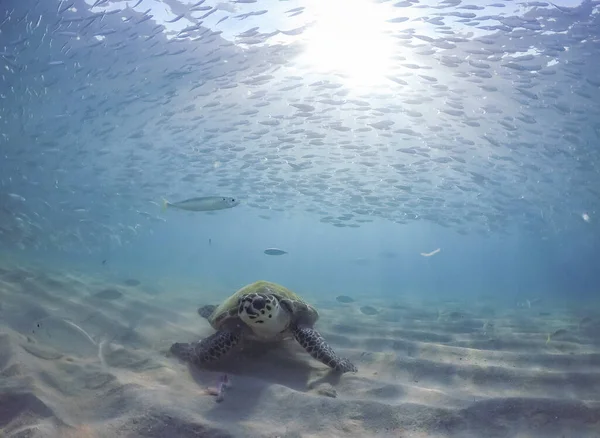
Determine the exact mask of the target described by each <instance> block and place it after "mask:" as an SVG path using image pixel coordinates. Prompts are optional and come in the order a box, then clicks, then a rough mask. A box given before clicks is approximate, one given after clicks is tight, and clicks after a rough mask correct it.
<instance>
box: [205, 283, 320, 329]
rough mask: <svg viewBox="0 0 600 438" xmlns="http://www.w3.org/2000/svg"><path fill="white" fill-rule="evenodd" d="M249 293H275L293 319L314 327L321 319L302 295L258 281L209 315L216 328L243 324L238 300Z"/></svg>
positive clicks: (228, 299) (210, 321) (245, 287)
mask: <svg viewBox="0 0 600 438" xmlns="http://www.w3.org/2000/svg"><path fill="white" fill-rule="evenodd" d="M247 294H269V295H275V296H276V297H277V298H278V299H279V301H280V303H281V306H282V307H283V308H285V309H287V310H289V311H290V312H291V314H292V315H293V316H292V321H293V322H295V323H302V324H303V325H307V326H309V327H312V326H313V325H314V323H315V322H316V321H317V319H319V312H317V309H315V308H314V307H313V306H311V305H310V304H308V303H307V302H306V301H304V299H302V298H301V297H300V296H298V295H296V294H295V293H294V292H292V291H291V290H289V289H288V288H286V287H284V286H281V285H279V284H277V283H271V282H270V281H264V280H260V281H256V282H254V283H252V284H248V285H246V286H244V287H242V288H241V289H240V290H238V291H237V292H236V293H234V294H233V295H231V296H230V297H229V298H227V299H226V300H225V301H223V303H221V304H220V305H219V306H218V307H217V308H216V309H215V310H214V312H213V313H212V314H211V315H210V316H209V317H208V322H209V323H210V325H211V326H212V327H213V328H214V329H215V330H227V329H228V328H231V327H235V326H237V325H239V324H243V323H242V320H241V319H240V317H239V316H238V301H239V299H240V297H241V296H243V295H247Z"/></svg>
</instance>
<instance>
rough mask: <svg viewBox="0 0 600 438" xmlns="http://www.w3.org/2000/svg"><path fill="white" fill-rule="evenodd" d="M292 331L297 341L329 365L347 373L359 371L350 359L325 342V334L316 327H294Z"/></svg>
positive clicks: (313, 355) (312, 354) (309, 352)
mask: <svg viewBox="0 0 600 438" xmlns="http://www.w3.org/2000/svg"><path fill="white" fill-rule="evenodd" d="M292 332H293V333H294V338H295V339H296V341H297V342H298V343H299V344H300V345H302V348H304V349H305V350H306V351H307V352H308V354H310V355H311V356H312V357H314V358H315V359H317V360H318V361H320V362H322V363H324V364H325V365H327V366H328V367H330V368H333V369H334V370H336V371H340V372H342V373H347V372H349V371H351V372H353V373H355V372H357V371H358V370H357V368H356V367H355V366H354V365H353V364H352V362H350V361H349V360H348V359H346V358H343V357H339V356H338V355H337V354H335V352H334V351H333V348H331V347H330V346H329V345H328V344H327V342H325V339H323V336H321V335H320V334H319V332H318V331H316V330H315V329H313V328H310V327H294V328H293V329H292Z"/></svg>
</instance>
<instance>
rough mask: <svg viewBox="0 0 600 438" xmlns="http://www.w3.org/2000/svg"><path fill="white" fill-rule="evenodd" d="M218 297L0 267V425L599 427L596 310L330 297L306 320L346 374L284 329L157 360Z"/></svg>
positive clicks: (186, 433)
mask: <svg viewBox="0 0 600 438" xmlns="http://www.w3.org/2000/svg"><path fill="white" fill-rule="evenodd" d="M241 286H243V285H240V287H241ZM231 292H234V291H231ZM192 297H194V298H192ZM224 297H225V296H224V295H223V294H222V293H221V294H217V293H214V292H213V293H211V292H206V293H204V292H200V291H191V290H190V291H185V290H181V291H175V290H169V288H168V287H165V286H164V285H162V286H157V285H152V286H146V285H145V284H144V283H143V282H139V281H137V280H135V279H123V280H122V281H118V282H115V281H109V280H108V279H107V278H103V277H102V276H99V275H98V276H94V277H92V276H86V275H83V274H69V273H59V272H55V271H49V270H47V269H41V268H39V267H26V266H24V265H15V264H8V263H5V264H3V265H2V266H0V436H2V437H11V438H17V437H19V438H24V437H61V438H62V437H64V438H72V437H82V438H83V437H85V438H88V437H89V438H92V437H161V438H162V437H249V438H252V437H256V438H263V437H265V438H266V437H270V438H275V437H281V438H283V437H287V438H292V437H306V438H308V437H457V438H458V437H460V438H470V437H473V438H475V437H477V438H493V437H544V438H548V437H564V438H586V437H600V312H598V309H596V310H593V309H591V308H587V309H585V308H584V309H580V310H574V309H569V310H565V309H556V308H555V309H552V308H550V307H549V306H548V305H544V303H543V302H541V303H533V304H532V303H531V302H526V301H525V302H524V304H523V306H522V307H518V308H517V307H515V308H504V309H500V308H498V307H497V306H496V307H494V306H492V305H491V304H490V303H485V302H474V301H471V303H470V304H469V305H468V306H467V305H459V304H458V303H441V304H439V305H435V304H432V303H426V302H424V301H423V300H421V301H419V300H408V299H398V300H397V301H396V302H394V303H383V302H381V301H379V302H377V301H372V302H367V299H366V298H363V299H356V298H355V301H353V302H347V303H342V302H338V301H336V300H335V299H334V297H330V298H329V299H326V300H321V301H322V302H318V300H317V301H316V302H314V304H316V305H317V307H318V308H319V310H320V313H321V319H320V320H319V322H318V323H317V329H318V330H319V331H320V332H321V333H322V335H323V336H324V337H325V338H326V339H327V340H328V341H329V343H330V344H331V345H332V346H333V348H334V349H335V350H336V351H337V352H338V353H339V354H340V355H341V356H345V357H348V358H350V359H351V360H352V361H353V362H354V363H355V364H356V365H357V366H358V368H359V371H358V373H356V374H351V373H350V374H344V375H342V376H339V375H336V374H333V373H331V372H330V371H329V370H328V369H327V368H326V367H325V366H324V365H322V364H320V363H319V362H317V361H315V360H313V359H312V358H310V356H308V354H306V353H304V351H303V350H302V349H301V348H300V347H299V346H297V345H296V344H295V343H293V342H288V343H285V344H284V345H281V346H279V347H278V348H267V349H257V350H255V349H251V350H250V349H246V350H243V351H240V352H238V353H236V354H235V355H232V356H231V357H229V358H228V359H227V360H226V361H224V362H223V363H220V364H218V365H217V366H216V367H215V368H214V369H211V370H198V369H195V368H193V367H189V366H187V365H186V364H184V363H181V362H179V361H178V360H177V359H176V358H174V357H170V355H169V354H168V350H169V347H170V345H171V344H172V343H173V342H177V341H179V342H186V341H191V340H196V339H197V338H199V337H204V336H207V335H208V334H210V333H212V329H211V328H210V326H209V325H208V322H207V321H206V320H204V319H202V318H200V317H199V316H198V314H197V311H196V310H197V308H198V306H199V305H201V304H207V302H208V303H218V302H219V300H220V299H223V298H224ZM346 301H350V300H346ZM549 334H550V335H551V336H550V338H549ZM224 374H227V376H228V377H229V379H230V382H231V387H230V388H229V389H228V390H227V391H226V392H225V398H224V400H223V401H222V402H217V401H216V397H215V396H214V395H212V394H211V392H212V391H211V390H210V388H213V387H215V386H216V385H217V382H218V381H219V379H220V378H221V376H223V375H224Z"/></svg>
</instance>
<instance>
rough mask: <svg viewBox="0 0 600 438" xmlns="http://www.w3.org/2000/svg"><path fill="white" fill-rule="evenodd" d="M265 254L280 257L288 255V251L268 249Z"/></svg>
mask: <svg viewBox="0 0 600 438" xmlns="http://www.w3.org/2000/svg"><path fill="white" fill-rule="evenodd" d="M264 253H265V254H266V255H272V256H280V255H284V254H287V251H284V250H282V249H279V248H267V249H265V250H264Z"/></svg>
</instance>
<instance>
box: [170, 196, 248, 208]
mask: <svg viewBox="0 0 600 438" xmlns="http://www.w3.org/2000/svg"><path fill="white" fill-rule="evenodd" d="M239 203H240V201H239V200H237V199H235V198H228V197H226V196H204V197H200V198H190V199H186V200H185V201H180V202H169V201H167V200H166V199H163V209H166V208H167V207H173V208H179V209H181V210H188V211H214V210H224V209H226V208H232V207H235V206H236V205H238V204H239Z"/></svg>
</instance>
